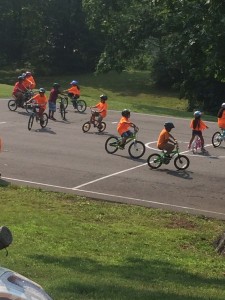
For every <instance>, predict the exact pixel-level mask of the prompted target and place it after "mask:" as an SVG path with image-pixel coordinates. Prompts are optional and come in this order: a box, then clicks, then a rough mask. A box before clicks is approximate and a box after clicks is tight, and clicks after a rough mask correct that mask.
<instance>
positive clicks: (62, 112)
mask: <svg viewBox="0 0 225 300" xmlns="http://www.w3.org/2000/svg"><path fill="white" fill-rule="evenodd" d="M59 112H60V115H61V118H62V120H65V119H66V109H65V106H64V103H62V102H61V103H60V107H59Z"/></svg>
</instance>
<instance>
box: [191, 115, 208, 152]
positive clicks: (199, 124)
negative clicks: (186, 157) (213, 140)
mask: <svg viewBox="0 0 225 300" xmlns="http://www.w3.org/2000/svg"><path fill="white" fill-rule="evenodd" d="M201 116H202V113H201V112H200V111H199V110H197V111H195V112H194V119H192V120H191V123H190V127H191V128H192V137H191V139H190V142H189V145H188V149H190V148H191V144H192V142H193V141H194V138H195V137H196V135H197V136H199V138H200V140H201V144H202V148H201V150H202V152H206V150H205V148H204V142H205V141H204V138H203V135H202V131H203V130H204V129H207V128H208V126H206V124H205V123H204V122H203V121H202V120H201Z"/></svg>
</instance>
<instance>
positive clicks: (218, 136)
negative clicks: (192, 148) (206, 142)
mask: <svg viewBox="0 0 225 300" xmlns="http://www.w3.org/2000/svg"><path fill="white" fill-rule="evenodd" d="M222 140H223V137H222V135H221V133H220V132H219V131H217V132H215V133H214V135H213V136H212V144H213V147H215V148H217V147H219V146H220V145H221V143H222Z"/></svg>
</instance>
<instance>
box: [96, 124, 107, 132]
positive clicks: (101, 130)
mask: <svg viewBox="0 0 225 300" xmlns="http://www.w3.org/2000/svg"><path fill="white" fill-rule="evenodd" d="M105 128H106V123H105V122H101V123H100V124H99V125H98V131H99V132H103V131H104V130H105Z"/></svg>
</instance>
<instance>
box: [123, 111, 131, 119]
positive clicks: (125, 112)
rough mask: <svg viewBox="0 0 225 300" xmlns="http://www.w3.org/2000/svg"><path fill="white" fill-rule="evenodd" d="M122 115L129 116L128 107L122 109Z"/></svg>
mask: <svg viewBox="0 0 225 300" xmlns="http://www.w3.org/2000/svg"><path fill="white" fill-rule="evenodd" d="M122 116H123V117H127V118H128V117H129V116H130V111H129V109H124V110H122Z"/></svg>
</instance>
